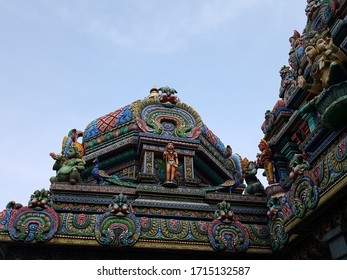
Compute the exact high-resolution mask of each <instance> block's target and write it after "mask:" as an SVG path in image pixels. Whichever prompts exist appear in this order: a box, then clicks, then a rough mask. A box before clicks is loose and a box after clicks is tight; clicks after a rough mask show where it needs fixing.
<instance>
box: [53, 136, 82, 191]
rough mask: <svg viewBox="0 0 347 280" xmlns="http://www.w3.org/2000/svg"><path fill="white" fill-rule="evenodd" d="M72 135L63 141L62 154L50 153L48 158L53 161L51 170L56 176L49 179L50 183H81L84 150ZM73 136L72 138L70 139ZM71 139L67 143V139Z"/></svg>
mask: <svg viewBox="0 0 347 280" xmlns="http://www.w3.org/2000/svg"><path fill="white" fill-rule="evenodd" d="M74 135H75V134H74V133H72V134H71V135H70V134H69V136H65V137H64V139H63V147H62V154H55V153H50V156H51V157H52V158H53V159H54V160H55V163H54V165H53V170H55V171H56V172H57V173H56V176H53V177H51V178H50V182H51V183H52V184H53V183H58V182H68V183H70V184H76V183H81V182H82V179H81V175H80V174H81V172H83V171H84V169H85V167H84V165H85V161H84V160H83V159H82V157H83V155H84V149H83V146H82V144H80V143H79V142H77V141H76V140H77V138H76V137H74ZM71 136H73V137H71ZM70 138H71V139H72V140H71V141H69V139H70Z"/></svg>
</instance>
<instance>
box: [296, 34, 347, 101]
mask: <svg viewBox="0 0 347 280" xmlns="http://www.w3.org/2000/svg"><path fill="white" fill-rule="evenodd" d="M305 55H306V57H307V61H308V62H309V64H310V65H311V71H310V75H311V77H312V79H313V83H312V84H308V83H307V82H306V80H305V78H304V77H303V76H299V77H298V85H299V87H301V88H304V89H306V90H308V91H310V92H313V93H315V94H317V95H318V94H319V93H321V92H322V90H323V89H324V88H327V87H329V86H331V85H333V84H337V83H340V82H342V81H345V80H346V79H347V69H346V67H345V65H346V62H347V56H346V55H345V54H344V53H343V52H342V51H341V50H340V49H339V48H338V47H337V46H336V45H335V44H334V42H333V40H332V38H331V34H330V32H329V30H325V31H324V32H322V34H320V35H315V36H314V37H313V38H311V39H310V40H307V42H306V44H305Z"/></svg>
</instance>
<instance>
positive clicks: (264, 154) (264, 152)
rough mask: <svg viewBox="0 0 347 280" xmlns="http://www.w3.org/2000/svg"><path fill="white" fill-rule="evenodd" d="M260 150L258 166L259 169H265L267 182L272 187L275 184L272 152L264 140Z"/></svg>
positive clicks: (261, 141) (260, 144)
mask: <svg viewBox="0 0 347 280" xmlns="http://www.w3.org/2000/svg"><path fill="white" fill-rule="evenodd" d="M258 148H259V150H260V151H261V153H260V154H257V165H258V167H261V168H264V171H265V176H266V178H267V181H268V183H269V185H272V184H274V183H275V180H274V174H273V164H272V151H271V149H270V147H269V145H268V143H267V142H266V141H265V140H264V139H262V140H260V143H259V145H258Z"/></svg>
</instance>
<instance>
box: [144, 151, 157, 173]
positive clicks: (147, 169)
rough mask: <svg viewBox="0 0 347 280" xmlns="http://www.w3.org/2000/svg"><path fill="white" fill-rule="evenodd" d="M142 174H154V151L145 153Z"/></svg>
mask: <svg viewBox="0 0 347 280" xmlns="http://www.w3.org/2000/svg"><path fill="white" fill-rule="evenodd" d="M142 172H144V173H145V174H153V173H154V153H153V152H152V151H145V155H144V159H143V165H142Z"/></svg>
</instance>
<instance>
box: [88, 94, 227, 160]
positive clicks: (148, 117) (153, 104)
mask: <svg viewBox="0 0 347 280" xmlns="http://www.w3.org/2000/svg"><path fill="white" fill-rule="evenodd" d="M159 90H160V91H161V92H162V93H161V94H160V93H159V92H158V90H157V89H156V88H153V89H152V90H151V92H150V94H149V96H148V97H147V98H145V99H144V100H142V101H141V100H137V101H135V102H133V103H131V104H130V105H127V106H125V107H123V108H120V109H117V110H115V111H114V112H111V113H109V114H107V115H105V116H102V117H100V118H97V119H95V120H93V121H92V122H91V123H89V124H88V126H87V127H86V129H85V131H84V134H83V145H84V148H85V153H86V155H88V154H90V153H92V152H93V151H95V150H99V149H101V148H103V147H106V146H109V145H110V144H112V143H115V142H117V141H118V140H119V139H123V138H125V137H126V136H127V135H132V134H138V133H146V134H148V135H150V134H152V135H154V136H155V137H159V138H160V137H161V138H163V139H176V140H179V139H180V138H181V140H189V139H190V140H199V142H200V143H201V144H202V145H203V146H204V147H205V148H206V149H207V150H208V151H209V152H210V153H212V154H213V155H214V157H216V158H217V159H218V160H219V161H224V159H225V158H227V157H229V156H230V154H231V148H230V147H229V146H227V147H225V145H224V144H223V143H222V141H221V140H220V139H219V138H218V137H217V136H216V135H215V134H214V133H213V132H212V131H211V130H210V129H209V128H208V127H207V126H206V125H205V124H204V123H203V122H202V120H201V117H200V115H199V114H198V113H197V112H196V111H195V110H194V109H193V108H192V107H190V106H189V105H187V104H185V103H182V102H181V101H180V100H179V98H177V96H176V91H175V90H174V89H171V88H169V87H165V88H160V89H159Z"/></svg>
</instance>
